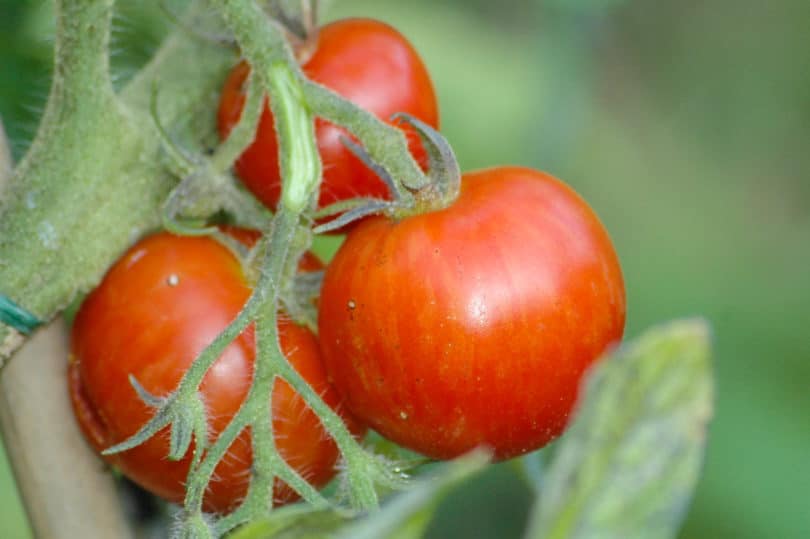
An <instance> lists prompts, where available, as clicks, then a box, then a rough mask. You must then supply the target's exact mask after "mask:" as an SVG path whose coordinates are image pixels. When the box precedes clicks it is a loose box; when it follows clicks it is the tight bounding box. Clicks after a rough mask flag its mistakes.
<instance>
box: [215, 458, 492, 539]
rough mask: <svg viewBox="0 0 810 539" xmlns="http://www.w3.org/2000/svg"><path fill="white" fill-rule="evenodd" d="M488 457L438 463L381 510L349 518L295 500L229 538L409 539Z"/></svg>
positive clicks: (340, 513)
mask: <svg viewBox="0 0 810 539" xmlns="http://www.w3.org/2000/svg"><path fill="white" fill-rule="evenodd" d="M487 462H489V455H488V454H487V453H485V452H482V451H475V452H473V453H470V454H468V455H465V456H463V457H461V458H459V459H456V460H454V461H451V462H449V463H447V464H444V465H442V466H441V467H440V468H439V471H438V472H437V473H436V474H435V475H433V476H432V477H430V478H425V479H422V480H420V481H418V482H416V483H414V484H413V487H412V488H411V489H410V490H408V491H407V492H403V493H402V494H399V495H397V496H395V497H393V498H392V499H391V500H389V501H388V502H387V503H386V504H385V505H384V506H383V508H382V509H381V510H380V511H377V512H375V513H371V514H369V515H367V516H365V517H363V518H360V519H358V520H354V521H351V522H348V524H347V517H348V516H349V515H347V514H345V513H342V512H338V511H335V510H332V509H327V510H317V509H314V508H312V507H310V506H307V505H303V504H299V505H292V506H287V507H283V508H280V509H274V510H273V512H272V513H270V516H268V517H267V518H265V519H262V520H259V521H255V522H252V523H250V524H247V525H245V526H243V527H241V528H239V529H238V530H237V531H236V532H234V533H233V534H231V535H229V536H228V537H229V539H270V538H272V539H412V538H416V537H421V536H422V533H423V532H424V530H425V527H426V526H427V524H428V523H429V522H430V519H431V518H432V516H433V512H434V510H435V509H436V507H437V506H438V504H439V502H440V501H441V500H442V499H443V498H444V496H445V495H446V494H448V493H449V492H450V491H451V490H452V489H453V488H454V487H455V486H456V485H458V484H459V483H460V482H462V481H464V480H465V479H467V478H468V477H470V476H471V475H473V474H474V473H476V472H478V471H479V470H481V469H482V468H483V467H484V466H486V464H487Z"/></svg>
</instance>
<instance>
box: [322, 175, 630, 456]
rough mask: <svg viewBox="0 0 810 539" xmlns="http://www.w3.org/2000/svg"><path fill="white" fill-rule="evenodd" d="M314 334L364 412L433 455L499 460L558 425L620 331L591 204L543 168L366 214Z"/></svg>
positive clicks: (613, 276)
mask: <svg viewBox="0 0 810 539" xmlns="http://www.w3.org/2000/svg"><path fill="white" fill-rule="evenodd" d="M320 306H321V310H320V314H319V321H318V327H319V339H320V344H321V350H322V352H323V357H324V362H325V364H326V368H327V370H328V372H329V374H330V376H331V378H332V379H333V381H334V383H335V386H336V387H337V388H338V390H339V391H340V392H341V393H342V395H343V396H344V397H345V398H346V403H347V405H348V407H349V409H350V410H351V411H352V412H354V413H355V414H356V415H357V416H358V418H360V419H361V420H362V421H365V422H367V424H368V425H369V426H370V427H372V428H374V429H376V430H377V431H378V432H380V433H381V434H382V435H384V436H386V437H388V438H389V439H391V440H393V441H394V442H396V443H398V444H400V445H403V446H405V447H408V448H410V449H413V450H415V451H418V452H420V453H423V454H425V455H428V456H430V457H434V458H441V459H444V458H450V457H454V456H457V455H459V454H461V453H464V452H465V451H468V450H470V449H472V448H474V447H476V446H480V445H484V446H488V447H489V448H490V449H491V450H492V451H493V452H494V455H495V458H497V459H506V458H510V457H514V456H517V455H520V454H522V453H526V452H528V451H531V450H533V449H536V448H538V447H541V446H542V445H544V444H545V443H547V442H548V441H550V440H551V439H553V438H554V437H555V436H557V435H559V434H560V433H561V432H562V430H563V428H564V426H565V424H566V421H567V419H568V416H569V413H570V411H571V408H572V406H573V404H574V401H575V399H576V397H577V390H578V387H579V384H580V380H581V378H582V376H583V372H584V371H585V369H586V368H588V366H589V365H591V364H592V363H593V362H594V361H595V360H597V359H598V358H599V357H600V355H601V354H602V353H603V352H604V351H605V349H606V348H607V347H609V346H611V344H612V343H615V342H617V341H618V340H619V339H620V338H621V336H622V332H623V329H624V321H625V293H624V284H623V280H622V274H621V269H620V267H619V262H618V259H617V257H616V253H615V252H614V249H613V246H612V244H611V242H610V239H609V237H608V235H607V233H606V231H605V229H604V227H603V226H602V224H601V223H600V222H599V220H598V218H597V217H596V215H595V214H594V213H593V211H592V210H591V209H590V208H589V207H588V206H587V205H586V203H585V202H584V201H583V200H582V199H581V198H580V197H579V196H578V195H577V194H576V193H575V192H574V191H573V190H571V189H570V188H569V187H567V186H566V185H564V184H563V183H561V182H560V181H558V180H556V179H554V178H552V177H551V176H548V175H546V174H544V173H541V172H536V171H533V170H530V169H524V168H505V167H504V168H493V169H490V170H484V171H480V172H474V173H469V174H465V175H464V177H463V178H462V183H461V193H460V195H459V198H458V200H457V201H456V202H455V203H454V204H452V205H450V206H449V207H447V208H446V209H443V210H439V211H434V212H430V213H425V214H422V215H416V216H412V217H407V218H403V219H402V220H400V221H393V220H390V219H388V218H385V217H373V218H370V219H368V220H366V221H364V222H361V223H360V224H358V225H357V226H356V227H355V228H354V229H353V230H352V231H351V232H350V233H349V235H348V237H347V239H346V241H345V243H344V244H343V245H342V246H341V248H340V249H339V250H338V252H337V254H336V255H335V257H334V259H333V260H332V261H331V263H330V264H329V266H328V267H327V270H326V274H325V276H324V282H323V288H322V290H321V298H320Z"/></svg>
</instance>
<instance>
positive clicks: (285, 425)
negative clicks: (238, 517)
mask: <svg viewBox="0 0 810 539" xmlns="http://www.w3.org/2000/svg"><path fill="white" fill-rule="evenodd" d="M229 233H231V234H233V235H234V236H235V237H236V238H237V239H239V240H240V241H243V242H245V243H250V242H252V241H254V240H255V235H253V234H252V233H250V232H240V231H236V232H234V231H230V232H229ZM311 262H312V260H311V259H310V260H309V261H308V264H311ZM249 295H250V287H249V286H248V283H246V282H245V278H244V275H243V273H242V267H241V264H240V263H239V261H238V260H237V259H236V258H235V257H234V255H233V254H232V253H231V251H229V250H228V249H227V248H226V247H225V246H223V245H222V244H220V243H219V242H217V241H216V240H214V239H211V238H207V237H179V236H173V235H170V234H168V233H160V234H156V235H154V236H151V237H148V238H146V239H144V240H142V241H140V242H139V243H137V244H136V245H135V246H133V247H132V248H131V249H130V250H129V251H128V252H127V253H126V254H125V255H124V256H123V258H121V259H120V260H119V261H118V262H116V264H115V265H114V266H113V267H112V269H110V271H109V272H108V274H107V275H106V276H105V278H104V280H103V281H102V283H101V284H100V285H99V287H98V288H97V289H96V290H94V291H93V292H92V293H91V294H90V295H89V296H88V297H87V299H86V300H85V301H84V303H83V304H82V306H81V309H80V310H79V312H78V314H77V316H76V320H75V323H74V326H73V332H72V343H71V352H72V354H71V362H70V365H69V384H70V395H71V400H72V403H73V408H74V411H75V413H76V417H77V419H78V422H79V425H80V426H81V428H82V431H83V432H84V434H85V436H86V437H87V439H88V441H89V442H90V444H91V445H92V446H93V447H94V448H95V449H96V450H101V449H105V448H107V447H110V446H112V445H114V444H116V443H119V442H121V441H123V440H125V439H126V438H128V437H129V436H131V435H132V434H134V433H135V432H136V431H137V430H138V429H139V428H140V427H141V426H142V425H143V424H144V423H146V421H147V420H148V419H150V417H151V415H152V413H153V411H152V410H150V409H149V408H148V407H147V406H146V405H145V404H144V403H143V402H142V401H141V400H140V399H139V398H138V396H137V395H136V393H135V391H134V389H133V388H132V386H131V385H130V383H129V381H128V376H129V375H130V374H132V375H133V376H135V378H136V379H137V380H138V381H139V382H140V383H141V385H143V387H144V388H146V390H147V391H149V392H151V393H153V394H156V395H166V394H168V393H170V392H171V391H172V390H174V389H175V387H177V384H178V383H179V381H180V378H181V377H182V375H183V373H184V372H185V371H186V369H187V368H188V367H189V365H190V364H191V362H192V360H193V359H194V358H195V357H196V356H197V354H198V353H199V352H200V351H201V350H202V349H203V348H204V347H205V346H206V345H207V344H208V343H209V342H211V341H212V340H213V339H214V337H216V335H218V334H219V333H220V332H221V331H222V330H223V329H224V328H225V326H226V325H227V324H228V323H229V322H230V321H231V320H232V319H233V318H235V317H236V315H237V313H238V312H239V311H240V309H241V308H242V306H243V304H244V303H245V301H246V300H247V298H248V296H249ZM278 327H279V332H280V335H281V347H282V349H283V350H284V353H285V354H286V355H287V357H288V358H289V360H290V362H291V363H292V365H293V366H294V367H295V368H296V369H297V370H298V371H299V372H300V373H301V375H302V376H303V377H304V378H305V379H306V380H307V381H308V382H309V383H310V384H311V385H312V387H313V388H314V389H315V390H316V391H317V392H318V393H320V394H321V395H322V396H323V398H324V400H325V401H326V402H327V403H329V404H330V405H331V406H332V407H333V408H335V409H340V407H341V400H340V398H339V396H338V393H337V392H336V391H335V390H334V388H333V387H332V386H331V385H330V384H329V383H328V381H327V378H326V373H325V370H324V368H323V365H322V363H321V360H320V354H319V351H318V343H317V340H316V338H315V336H314V335H313V334H312V333H311V332H310V331H308V330H307V329H305V328H303V327H300V326H298V325H296V324H294V323H292V322H290V321H285V320H283V319H282V320H281V321H280V322H279V325H278ZM254 354H255V350H254V332H253V327H252V326H250V327H249V328H248V329H247V330H245V332H243V333H242V334H241V335H240V336H239V337H238V338H237V339H236V340H235V341H234V342H233V343H232V344H231V345H230V346H229V347H228V348H227V349H226V350H225V352H224V353H223V354H222V356H221V357H220V358H219V359H218V360H217V362H216V363H215V364H214V366H213V367H212V368H211V370H210V371H209V372H208V373H207V375H206V376H205V378H204V380H203V383H202V385H201V390H202V393H203V395H204V400H205V403H206V406H207V412H208V417H209V420H210V425H209V427H210V432H211V437H212V438H211V439H212V440H213V439H214V438H215V437H216V436H217V434H218V433H219V432H221V431H222V429H223V428H224V427H225V426H226V425H227V424H228V422H229V421H230V419H231V418H232V417H233V415H234V414H235V413H236V411H237V409H238V408H239V405H240V404H241V402H242V401H243V400H244V398H245V396H246V394H247V391H248V388H249V386H250V383H251V376H252V369H253V359H254ZM269 405H270V404H269V403H268V406H269ZM272 407H273V429H274V432H275V438H276V443H277V446H278V450H279V452H280V453H281V455H282V456H283V458H284V459H285V460H287V462H288V463H289V464H290V465H291V466H293V467H294V468H295V469H296V470H298V471H299V473H301V474H302V475H303V476H304V477H305V478H306V479H307V480H308V481H310V482H311V483H312V484H313V485H316V486H322V485H324V484H325V483H326V482H327V481H329V479H331V478H332V477H333V475H334V474H335V472H336V470H335V463H336V461H337V459H338V456H339V455H338V450H337V447H336V446H335V444H334V442H333V441H332V439H331V438H329V437H328V435H327V434H326V432H325V431H324V429H323V427H322V426H321V424H320V422H319V420H318V418H317V417H316V416H315V415H314V414H313V412H312V411H311V410H310V409H309V408H308V407H307V405H306V404H305V403H304V401H303V399H302V398H301V397H300V396H299V395H298V394H297V393H295V392H294V391H293V390H292V388H291V387H290V386H289V385H287V383H286V382H283V381H280V380H279V381H277V382H276V386H275V388H274V392H273V399H272ZM341 413H343V412H341ZM346 419H347V420H348V423H349V425H350V426H351V428H353V429H354V432H357V433H358V434H359V433H360V432H361V430H362V429H361V428H360V427H359V426H358V425H357V424H356V423H354V422H353V421H352V420H351V419H350V418H348V417H347V418H346ZM168 438H169V432H168V429H164V430H163V431H161V432H160V433H158V435H156V436H155V437H153V438H151V439H150V440H148V441H147V442H146V443H144V444H143V445H141V446H138V447H136V448H134V449H131V450H129V451H125V452H123V453H120V454H117V455H113V456H110V457H105V458H106V459H107V460H108V461H109V462H110V463H111V464H113V465H115V466H116V467H117V468H119V469H120V470H121V471H122V472H123V473H124V474H125V475H126V476H128V477H129V478H131V479H132V480H134V481H135V482H136V483H138V484H140V485H141V486H143V487H144V488H146V489H147V490H149V491H151V492H153V493H155V494H157V495H159V496H162V497H164V498H166V499H168V500H170V501H173V502H177V503H180V502H182V500H183V496H184V486H183V484H184V481H185V479H186V474H187V472H188V467H189V463H190V459H191V450H189V453H188V454H187V455H186V457H185V458H184V459H182V460H180V461H176V462H173V461H170V460H168V459H167V455H168V450H169V445H168V444H169V442H168ZM250 462H251V447H250V435H249V433H248V432H246V431H245V432H242V433H241V434H240V436H239V437H238V438H237V440H236V441H235V442H234V444H233V445H232V446H231V447H230V449H229V451H228V453H227V455H226V456H225V458H224V459H223V460H222V461H221V462H220V464H219V465H218V466H217V468H216V471H215V473H214V480H213V481H212V482H211V484H210V486H209V489H208V491H207V492H206V495H205V500H204V506H205V509H206V510H207V511H213V512H227V511H229V510H232V509H233V508H234V507H236V505H238V503H239V501H240V500H241V499H242V498H243V497H244V495H245V493H246V489H247V485H248V482H249V479H250ZM274 498H275V501H276V503H283V502H287V501H290V500H293V499H295V498H296V496H295V493H294V492H293V491H292V490H291V489H290V488H289V487H288V486H286V485H284V484H283V483H277V485H276V488H275V492H274Z"/></svg>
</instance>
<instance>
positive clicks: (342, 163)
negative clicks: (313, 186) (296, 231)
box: [218, 19, 439, 208]
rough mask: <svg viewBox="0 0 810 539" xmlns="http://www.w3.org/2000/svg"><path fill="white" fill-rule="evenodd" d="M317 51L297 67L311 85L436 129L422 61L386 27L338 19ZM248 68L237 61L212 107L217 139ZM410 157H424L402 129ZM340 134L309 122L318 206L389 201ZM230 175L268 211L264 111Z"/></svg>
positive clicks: (274, 179)
mask: <svg viewBox="0 0 810 539" xmlns="http://www.w3.org/2000/svg"><path fill="white" fill-rule="evenodd" d="M317 40H318V41H317V48H316V49H315V51H314V53H313V54H312V56H311V57H310V58H309V59H308V60H307V61H306V62H305V63H304V64H303V66H302V68H303V70H304V73H306V75H307V76H308V77H309V78H310V79H311V80H313V81H315V82H318V83H320V84H323V85H324V86H326V87H328V88H330V89H332V90H334V91H335V92H337V93H339V94H340V95H342V96H343V97H345V98H346V99H349V100H350V101H353V102H354V103H356V104H357V105H359V106H361V107H363V108H365V109H366V110H368V111H370V112H371V113H373V114H375V115H377V116H378V117H379V118H381V119H383V120H385V121H388V119H389V118H390V117H391V115H392V114H394V113H396V112H407V113H409V114H411V115H413V116H415V117H416V118H419V119H420V120H422V121H423V122H425V123H427V124H429V125H431V126H432V127H438V123H439V113H438V105H437V103H436V95H435V93H434V91H433V85H432V83H431V81H430V77H429V76H428V72H427V69H426V68H425V66H424V64H423V63H422V60H421V59H420V58H419V56H418V55H417V53H416V51H415V50H414V49H413V47H412V46H411V45H410V43H408V41H407V40H406V39H405V38H404V37H403V36H402V35H401V34H400V33H399V32H397V31H396V30H395V29H393V28H391V27H390V26H388V25H387V24H384V23H382V22H379V21H374V20H370V19H346V20H341V21H337V22H333V23H331V24H328V25H326V26H324V27H322V28H321V29H320V31H319V33H318V35H317ZM249 70H250V68H249V67H248V66H247V64H245V63H244V62H242V63H240V64H239V65H237V66H236V67H235V68H234V70H233V71H232V72H231V74H230V75H229V77H228V79H227V81H226V82H225V86H224V88H223V91H222V96H221V98H220V104H219V114H218V125H219V133H220V135H221V136H222V138H225V137H227V136H228V134H229V133H230V132H231V129H232V128H233V127H234V126H235V125H236V123H237V122H238V121H239V117H240V116H241V114H242V108H243V107H244V104H245V95H244V92H243V88H242V86H243V84H244V82H245V79H246V78H247V75H248V72H249ZM403 129H404V130H405V133H406V135H407V137H408V143H409V148H410V150H411V153H412V154H413V155H414V157H415V158H416V160H417V161H418V162H419V163H420V164H421V165H422V166H423V168H424V167H425V166H426V162H427V157H426V154H425V151H424V149H423V148H422V145H421V143H420V141H419V137H418V136H417V135H416V132H415V131H413V130H412V129H411V128H409V127H403ZM341 135H346V136H348V133H347V132H346V131H345V130H344V129H342V128H340V127H337V126H335V125H334V124H331V123H329V122H326V121H323V120H317V122H316V137H317V141H318V148H319V150H320V155H321V159H322V161H323V185H322V188H321V193H320V200H319V204H320V205H321V206H327V205H329V204H331V203H333V202H336V201H339V200H344V199H347V198H352V197H356V196H374V197H378V198H389V193H388V191H387V188H386V187H385V184H384V183H383V182H382V181H381V180H380V179H379V178H378V177H377V175H376V174H375V173H374V172H373V171H372V170H371V169H369V168H368V167H366V166H365V165H364V164H363V163H362V161H360V160H359V159H358V158H357V157H355V156H354V155H353V154H352V153H351V152H350V151H349V150H347V149H346V147H344V146H343V144H342V143H341V142H340V137H341ZM236 171H237V172H238V174H239V176H240V177H241V178H242V181H244V183H245V185H247V187H248V188H249V189H250V190H251V191H252V192H253V194H255V195H256V196H257V197H258V198H259V200H261V201H262V202H264V204H265V205H267V206H268V207H270V208H275V206H276V203H277V202H278V199H279V195H280V191H281V180H280V177H279V165H278V147H277V143H276V133H275V130H274V127H273V116H272V113H271V112H270V109H269V107H267V106H265V109H264V111H263V113H262V116H261V119H260V121H259V127H258V131H257V133H256V138H255V140H254V142H253V144H252V145H251V146H250V147H249V148H248V149H247V150H246V151H245V153H243V154H242V156H241V157H240V158H239V160H238V161H237V163H236Z"/></svg>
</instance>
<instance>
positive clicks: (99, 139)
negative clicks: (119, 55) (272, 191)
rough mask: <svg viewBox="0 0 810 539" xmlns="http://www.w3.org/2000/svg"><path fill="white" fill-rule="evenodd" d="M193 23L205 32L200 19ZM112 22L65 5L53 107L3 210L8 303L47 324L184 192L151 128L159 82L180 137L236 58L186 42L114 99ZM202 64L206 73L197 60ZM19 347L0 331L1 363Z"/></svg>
mask: <svg viewBox="0 0 810 539" xmlns="http://www.w3.org/2000/svg"><path fill="white" fill-rule="evenodd" d="M191 11H192V15H191V16H193V17H195V20H196V18H199V16H200V13H202V12H203V9H202V8H201V7H200V6H199V5H197V6H192V7H191ZM111 12H112V0H61V1H59V2H57V14H58V17H59V18H58V23H57V35H56V45H55V47H56V53H55V67H54V79H53V84H52V88H51V93H50V97H49V100H48V104H47V106H46V109H45V113H44V115H43V118H42V121H41V124H40V127H39V130H38V132H37V136H36V138H35V139H34V141H33V143H32V145H31V147H30V149H29V151H28V152H27V154H26V156H25V157H24V159H23V160H22V162H21V163H20V165H19V166H18V167H17V169H16V170H15V171H14V174H13V176H12V178H11V182H10V185H9V186H8V188H7V189H5V191H4V192H3V193H2V200H0V294H4V295H6V296H7V297H8V298H10V299H11V300H12V301H14V302H15V303H16V304H17V305H19V306H21V307H23V308H25V309H26V310H27V311H29V312H31V313H32V314H34V315H36V316H37V317H38V318H40V319H42V320H49V319H51V318H52V317H53V316H54V315H55V314H56V313H58V312H59V311H60V310H61V309H62V308H63V307H64V306H65V305H67V304H68V303H69V302H70V301H71V300H72V298H73V297H75V295H76V294H78V293H82V292H83V291H86V290H89V289H90V288H92V286H94V285H95V284H96V283H97V282H98V280H99V279H100V278H101V276H102V275H103V273H104V271H105V270H106V268H107V267H108V266H109V265H110V264H111V263H112V262H113V261H114V260H115V258H116V257H117V256H118V255H119V254H120V253H121V252H123V251H124V250H125V249H126V248H127V247H128V246H129V245H130V244H131V243H132V242H133V241H134V240H135V239H137V238H138V237H139V236H141V235H143V234H144V233H145V232H147V231H148V230H150V229H154V228H157V227H158V226H159V225H160V211H159V209H160V207H161V204H162V203H163V200H164V199H165V197H166V196H167V194H168V192H169V191H170V190H171V188H172V186H173V184H174V182H175V180H174V179H173V177H172V175H171V174H170V173H169V172H168V171H167V170H166V169H165V167H163V165H162V163H161V152H162V149H161V147H160V143H159V140H158V138H157V137H156V136H155V134H154V126H153V125H152V123H151V121H150V118H149V98H150V95H151V92H152V86H153V85H154V84H155V82H156V81H159V84H160V90H161V93H160V95H161V103H160V105H161V106H160V110H161V115H162V120H163V121H164V123H165V124H166V125H169V126H176V125H177V124H178V122H182V121H185V119H186V118H189V117H194V116H198V115H199V114H198V113H197V112H196V111H197V110H210V108H211V106H212V105H211V103H210V99H211V96H212V95H213V91H214V90H215V89H216V88H217V87H218V86H219V85H220V84H221V78H222V76H223V74H224V72H225V70H226V69H227V67H228V66H229V65H230V64H231V63H232V62H233V58H234V56H233V53H232V52H229V51H225V50H223V49H221V48H220V47H216V46H214V45H206V44H203V43H200V42H199V41H198V40H197V39H195V38H194V37H192V36H189V35H187V34H185V33H184V32H182V31H179V32H176V33H175V34H174V35H173V36H172V37H170V38H169V39H168V40H167V41H166V42H165V44H164V45H163V46H162V47H161V49H160V50H159V51H158V53H157V54H156V55H155V57H154V58H153V60H152V61H151V62H150V64H149V65H147V66H146V67H145V68H144V70H143V71H141V72H140V73H139V74H138V75H137V76H136V77H135V79H134V80H133V81H132V82H131V83H130V84H129V85H128V86H127V87H126V88H125V89H124V90H123V92H122V94H121V96H116V95H115V94H114V93H113V90H112V86H111V84H110V77H109V74H108V67H107V66H108V60H107V52H108V42H109V28H110V17H111ZM195 13H196V14H195ZM200 55H203V56H204V57H205V58H206V61H205V62H190V61H189V60H188V59H189V58H193V57H198V56H200ZM207 129H209V130H210V131H213V120H212V121H211V122H210V126H209V127H208V128H207ZM22 341H23V339H22V337H21V336H20V335H19V333H17V332H14V331H13V330H12V329H11V328H9V327H8V326H5V325H3V324H0V362H1V360H3V359H5V358H7V357H9V356H10V355H11V353H12V352H13V351H14V349H15V348H16V347H17V346H18V345H19V344H21V343H22Z"/></svg>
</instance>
